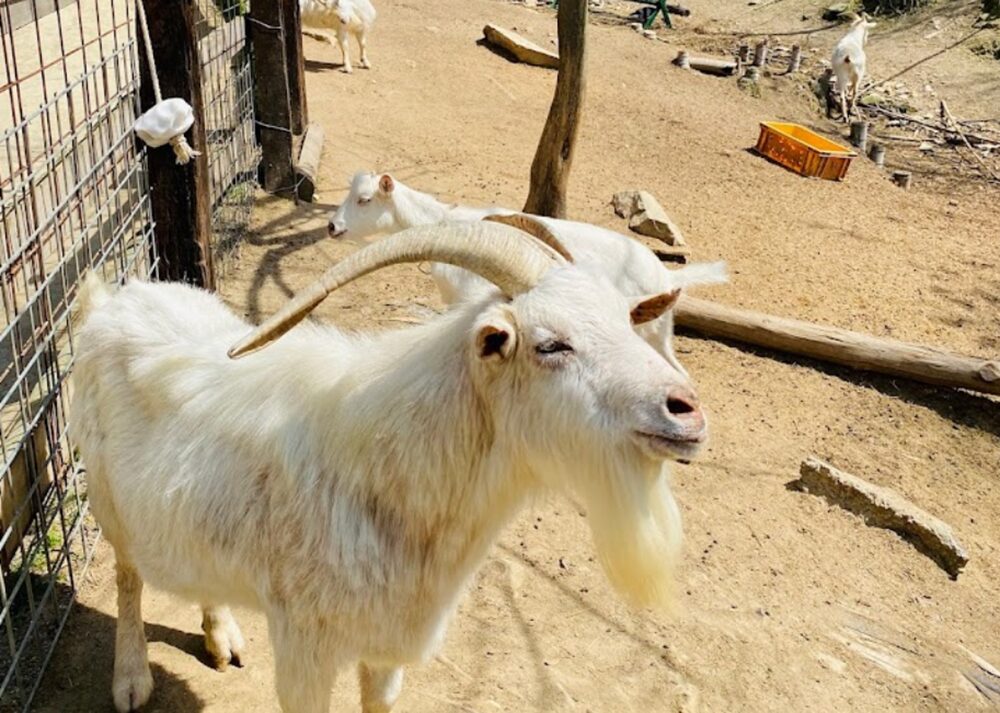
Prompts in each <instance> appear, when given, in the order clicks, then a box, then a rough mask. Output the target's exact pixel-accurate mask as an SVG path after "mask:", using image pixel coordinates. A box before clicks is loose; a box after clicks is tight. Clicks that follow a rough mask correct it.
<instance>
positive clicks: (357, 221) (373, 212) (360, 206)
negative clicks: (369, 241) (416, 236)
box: [327, 172, 399, 239]
mask: <svg viewBox="0 0 1000 713" xmlns="http://www.w3.org/2000/svg"><path fill="white" fill-rule="evenodd" d="M395 190H396V181H395V180H394V179H393V177H392V176H390V175H389V174H388V173H383V174H381V175H379V174H377V173H371V172H361V173H357V174H355V175H354V178H353V179H352V180H351V190H350V191H349V192H348V194H347V197H346V198H344V202H343V203H341V204H340V206H338V207H337V210H336V211H334V212H333V213H332V214H331V215H330V220H329V223H328V224H327V229H328V230H329V232H330V236H331V237H334V238H341V237H350V238H353V239H360V238H366V237H368V236H369V235H374V234H375V233H381V232H391V231H392V230H395V229H397V228H398V227H399V226H398V225H397V220H396V211H395V208H394V205H393V199H394V198H395V196H394V192H395Z"/></svg>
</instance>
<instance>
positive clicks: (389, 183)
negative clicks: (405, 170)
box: [378, 173, 396, 194]
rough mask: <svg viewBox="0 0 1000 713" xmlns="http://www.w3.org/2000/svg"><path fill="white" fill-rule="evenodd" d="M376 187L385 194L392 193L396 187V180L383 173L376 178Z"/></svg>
mask: <svg viewBox="0 0 1000 713" xmlns="http://www.w3.org/2000/svg"><path fill="white" fill-rule="evenodd" d="M378 189H379V190H380V191H382V192H383V193H385V194H389V193H392V192H393V191H394V190H395V189H396V182H395V181H394V180H392V176H390V175H389V174H388V173H383V174H382V177H381V178H379V179H378Z"/></svg>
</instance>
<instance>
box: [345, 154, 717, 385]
mask: <svg viewBox="0 0 1000 713" xmlns="http://www.w3.org/2000/svg"><path fill="white" fill-rule="evenodd" d="M483 219H493V220H505V221H507V222H509V223H511V224H512V225H515V226H517V227H519V228H521V229H522V230H528V231H530V232H532V233H533V234H535V235H536V237H539V238H540V239H543V240H548V241H550V242H551V241H557V242H558V243H560V244H562V245H564V246H565V247H566V249H567V250H568V251H569V252H570V253H572V255H573V261H574V263H575V264H576V265H577V266H578V267H580V268H581V269H582V270H584V271H585V272H587V273H589V274H591V275H595V276H600V277H603V278H606V279H608V280H610V281H611V283H612V284H613V285H614V286H615V287H617V288H618V290H619V292H621V293H622V294H623V295H626V296H628V295H636V294H654V293H668V292H672V291H673V290H679V289H683V288H685V287H690V286H694V285H706V284H714V283H720V282H725V281H726V279H727V278H726V266H725V263H722V262H717V263H696V264H693V265H689V266H686V267H683V268H680V269H675V270H668V269H667V268H665V267H664V266H663V264H662V263H661V262H660V260H659V258H657V257H656V255H655V254H654V253H653V251H652V250H650V249H649V248H647V247H646V246H645V245H643V244H642V243H640V242H638V241H637V240H633V239H632V238H629V237H627V236H625V235H622V234H620V233H616V232H614V231H613V230H607V229H606V228H601V227H598V226H596V225H590V224H588V223H578V222H575V221H571V220H559V219H556V218H543V217H537V216H529V215H525V214H521V213H517V212H516V211H512V210H509V209H507V208H498V207H495V206H491V207H482V208H474V207H470V206H462V205H448V204H446V203H442V202H441V201H439V200H437V199H436V198H434V197H433V196H431V195H429V194H427V193H422V192H420V191H417V190H415V189H413V188H410V187H409V186H406V185H404V184H403V183H402V182H401V181H398V180H396V179H395V178H393V177H392V176H391V175H389V174H388V173H386V174H381V175H379V174H377V173H371V172H361V173H358V174H356V175H355V176H354V178H353V180H352V181H351V189H350V192H349V193H348V194H347V196H346V197H345V198H344V200H343V202H342V203H341V204H340V206H339V207H338V208H337V210H336V211H334V212H333V213H332V214H331V215H330V219H329V224H328V228H329V233H330V235H331V236H333V237H337V238H340V237H346V238H351V239H355V240H360V239H363V238H366V237H368V236H370V235H374V234H375V233H394V232H397V231H399V230H404V229H405V228H410V227H413V226H417V225H432V224H434V223H440V222H442V221H448V220H483ZM430 272H431V277H432V278H433V279H434V283H435V284H436V285H437V288H438V291H439V292H440V293H441V298H442V299H443V300H444V302H445V303H446V304H448V305H452V304H455V303H457V302H460V301H462V300H466V299H475V298H476V296H477V295H479V294H481V293H482V291H483V290H484V289H488V288H489V285H488V283H487V282H486V281H484V280H483V279H482V278H481V277H479V276H478V275H475V274H473V273H471V272H469V271H468V270H463V269H462V268H460V267H455V266H454V265H446V264H442V263H435V264H432V265H431V269H430ZM638 332H639V334H640V335H641V336H642V337H643V338H644V339H645V340H646V341H647V342H649V344H650V345H651V346H652V347H653V348H654V349H656V350H657V351H658V352H660V354H662V355H663V356H664V357H665V358H666V359H667V360H669V361H670V362H671V363H672V364H673V365H674V366H675V367H676V368H678V369H681V368H682V367H681V364H680V361H679V360H678V359H677V357H676V355H675V354H674V350H673V333H674V324H673V312H672V310H667V311H665V312H664V313H663V314H662V316H661V317H659V318H658V319H654V320H650V321H649V322H646V323H644V324H643V325H642V326H640V327H638Z"/></svg>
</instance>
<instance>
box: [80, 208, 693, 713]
mask: <svg viewBox="0 0 1000 713" xmlns="http://www.w3.org/2000/svg"><path fill="white" fill-rule="evenodd" d="M428 260H429V261H439V262H444V263H449V264H452V265H458V266H461V267H463V268H465V269H468V270H470V271H472V272H474V273H476V274H477V275H480V276H481V277H483V278H484V279H486V280H489V282H490V283H491V284H492V285H493V286H494V287H493V289H492V290H491V291H490V292H488V293H486V294H483V295H482V296H481V297H480V298H479V299H478V300H476V301H469V302H466V303H463V304H461V305H458V306H456V307H455V308H454V309H452V310H449V311H448V312H447V313H446V314H444V315H441V316H439V317H436V318H435V319H433V320H432V321H430V322H429V323H427V324H424V325H420V326H416V327H411V328H407V329H403V330H399V331H392V332H387V333H379V334H370V335H348V334H345V333H342V332H340V331H338V330H336V329H334V328H331V327H323V326H318V325H314V324H301V325H300V326H298V327H296V328H294V329H292V327H293V326H294V325H295V324H296V323H298V322H299V321H300V320H302V319H303V318H304V317H305V316H306V315H307V314H308V313H309V311H310V310H312V309H313V308H314V307H316V306H317V305H318V304H319V303H320V302H321V301H322V300H323V298H324V297H325V296H326V295H327V294H329V293H330V292H331V291H332V290H335V289H337V288H338V287H340V286H342V285H345V284H347V283H349V282H351V281H352V280H354V279H356V278H358V277H360V276H362V275H365V274H367V273H369V272H371V271H373V270H376V269H379V268H380V267H384V266H388V265H392V264H396V263H400V262H419V261H428ZM677 294H678V293H677V292H676V291H675V292H672V293H669V294H668V295H642V296H637V297H636V298H635V299H633V300H627V299H626V298H625V297H624V296H622V294H621V293H620V292H619V291H618V290H617V289H615V288H614V287H613V286H612V285H611V284H610V283H608V282H607V281H606V280H605V279H603V278H595V277H594V276H593V275H590V274H587V273H585V272H584V271H582V270H580V269H579V268H578V267H576V266H575V265H573V264H570V263H568V262H567V261H566V260H565V259H564V258H563V257H562V256H561V255H560V254H558V253H557V252H556V251H554V250H552V249H551V248H549V247H548V246H546V245H544V244H542V243H540V242H538V241H537V240H536V239H534V238H533V237H530V236H527V235H525V234H524V233H522V232H520V231H518V230H516V229H514V228H512V227H509V226H506V225H500V224H495V223H487V222H475V223H453V224H447V225H442V226H434V227H431V228H428V227H424V228H413V229H410V230H407V231H404V232H402V233H400V234H398V235H395V236H391V237H389V238H387V239H385V240H383V241H380V242H378V243H375V244H373V245H370V246H368V247H366V248H364V249H362V250H359V251H357V252H355V253H354V254H352V255H351V256H349V257H348V258H346V259H345V260H343V261H341V262H340V263H339V264H337V265H336V266H334V267H332V268H331V269H330V270H328V271H327V272H326V273H325V274H324V276H323V277H322V279H321V280H320V281H319V282H318V283H317V284H315V285H313V286H312V287H311V288H308V289H307V290H305V291H303V292H301V293H300V294H299V295H297V296H296V297H295V298H294V299H293V300H292V301H291V302H290V303H289V304H288V305H286V307H284V308H283V309H282V310H281V311H280V312H279V313H278V314H276V315H275V316H273V317H272V318H270V319H269V320H267V321H266V322H265V323H264V325H262V326H261V327H259V328H257V329H253V330H252V327H251V326H250V325H248V324H247V323H246V322H244V321H243V320H242V319H240V318H239V317H237V316H236V315H234V314H233V313H232V312H231V311H230V310H229V309H227V308H226V307H225V306H223V304H222V302H221V301H220V300H219V299H218V298H217V297H216V296H214V295H212V294H209V293H207V292H204V291H200V290H197V289H194V288H191V287H187V286H182V285H179V284H165V283H155V284H153V283H146V282H141V281H134V282H130V283H129V284H127V285H126V286H124V287H122V288H120V289H118V290H117V291H115V292H111V291H109V290H108V288H106V287H105V286H104V285H103V284H101V283H100V282H99V280H98V279H97V278H95V277H94V276H93V275H90V276H88V278H87V280H86V282H85V283H84V286H83V291H82V293H81V297H80V303H81V311H82V313H83V315H84V322H83V324H82V328H81V330H80V332H79V350H78V355H77V359H78V361H77V366H76V372H75V377H74V378H75V380H76V393H75V398H74V401H73V404H72V416H71V428H72V434H73V437H74V439H75V441H76V443H77V445H78V446H79V450H80V454H81V456H82V458H83V460H84V462H85V464H86V467H87V477H88V483H89V493H90V500H91V503H92V507H93V512H94V515H95V516H96V517H97V519H98V521H99V522H100V524H101V526H102V528H103V532H104V534H105V536H106V537H107V540H108V541H109V542H110V544H111V545H112V546H113V548H114V551H115V557H116V561H117V569H118V575H117V576H118V580H117V583H118V622H117V636H116V644H115V664H114V678H113V695H114V702H115V705H116V707H117V709H118V710H119V711H132V710H135V709H137V708H138V707H139V706H141V705H142V704H143V703H145V702H146V700H147V699H148V698H149V696H150V694H151V691H152V685H153V682H152V678H151V676H150V671H149V665H148V660H147V654H146V641H145V639H144V636H143V625H142V615H141V612H140V595H141V591H142V586H143V582H149V583H151V584H152V585H154V586H156V587H159V588H162V589H164V590H167V591H170V592H174V593H176V594H179V595H181V596H184V597H187V598H188V599H190V600H192V601H194V602H198V603H200V604H201V606H202V607H203V611H204V621H203V626H204V629H205V643H206V646H207V648H208V650H209V652H210V653H211V654H212V655H213V657H214V658H215V660H216V661H217V663H218V664H219V666H220V667H224V666H225V664H226V663H228V662H230V661H232V660H238V659H242V657H243V656H244V648H245V646H244V641H243V638H242V636H241V635H240V632H239V628H238V626H237V624H236V622H235V621H234V620H233V617H232V615H231V614H230V611H229V609H228V607H229V606H230V605H242V606H248V607H254V608H257V609H260V610H261V611H263V612H264V613H265V615H266V617H267V622H268V628H269V633H270V640H271V644H272V646H273V649H274V658H275V667H276V683H277V693H278V698H279V701H280V704H281V708H282V710H283V711H285V713H321V712H323V711H327V710H328V705H329V694H330V689H331V686H332V683H333V680H334V675H335V673H336V672H337V671H338V670H342V669H343V668H344V667H345V666H348V665H349V664H352V663H355V662H357V663H358V664H359V672H360V677H361V695H362V706H363V710H364V711H389V709H390V708H391V706H392V705H393V702H394V701H395V700H396V698H397V696H398V694H399V692H400V687H401V685H402V669H401V666H403V665H404V664H407V663H411V662H416V661H421V660H425V659H427V657H428V656H430V655H431V654H432V653H433V652H434V651H435V650H436V649H437V648H438V647H439V645H440V643H441V640H442V637H443V635H444V631H445V627H446V626H447V623H448V621H449V619H450V618H451V616H452V614H453V612H454V610H455V607H456V603H457V601H458V598H459V597H460V595H461V593H462V590H463V587H464V585H465V584H466V582H468V580H469V578H470V577H471V576H472V574H473V573H474V572H475V571H476V569H477V568H478V566H479V565H480V564H481V563H482V561H483V560H484V558H485V557H486V555H487V553H488V552H489V549H490V546H491V545H492V543H493V542H494V540H495V539H496V538H497V536H498V534H499V532H500V530H501V528H502V527H503V526H504V524H505V523H507V522H508V521H509V520H510V519H511V518H512V517H513V516H514V515H515V513H516V512H517V511H518V509H519V508H520V507H521V505H522V503H524V502H525V500H526V499H527V498H528V497H530V496H532V495H533V494H535V493H537V492H539V491H541V490H544V489H555V490H557V491H563V492H567V493H573V494H575V495H576V496H577V497H579V498H580V499H581V501H582V502H583V503H585V504H586V507H587V510H588V522H589V525H590V528H591V531H592V533H593V537H594V543H595V546H596V549H597V552H598V554H599V556H600V561H601V563H602V565H603V568H604V571H605V572H606V574H607V576H608V578H609V580H610V581H611V583H612V584H613V585H614V586H615V587H616V589H617V590H618V591H619V592H620V593H621V594H622V595H623V596H624V597H626V598H627V599H628V600H630V601H632V602H635V603H638V604H641V605H655V604H661V603H664V602H668V601H669V600H670V594H671V581H672V577H671V574H672V571H673V569H674V565H675V562H676V560H677V558H678V554H679V548H680V544H681V523H680V517H679V513H678V508H677V505H676V504H675V501H674V499H673V496H672V495H671V492H670V488H669V484H668V473H667V469H666V468H665V467H664V466H665V461H667V460H669V459H674V458H684V459H686V458H690V457H692V456H693V455H694V454H695V453H696V452H697V451H698V450H699V448H700V446H701V445H702V443H703V442H704V440H705V438H706V433H707V426H706V420H705V417H704V415H703V413H702V410H701V407H700V406H699V403H698V399H697V396H696V395H695V392H694V389H693V387H692V385H691V383H690V381H689V379H688V377H687V376H686V375H685V374H684V373H682V372H681V371H680V370H678V369H676V368H674V367H673V366H672V365H671V364H670V363H668V362H667V361H665V360H664V359H662V358H661V357H660V355H658V354H657V353H656V352H655V351H654V350H653V349H652V348H651V347H650V346H649V345H648V344H647V343H646V342H644V341H643V340H642V339H640V338H639V337H638V336H637V335H636V334H635V332H634V331H633V324H632V322H633V321H637V320H638V321H641V320H648V319H654V318H655V317H656V316H657V313H658V312H659V311H662V310H664V309H667V308H669V306H670V303H671V302H672V300H674V299H676V297H677ZM251 330H252V331H251ZM289 330H290V331H289ZM248 332H250V334H249V335H248ZM286 332H287V334H285V333H286ZM282 334H284V335H285V336H284V337H282V338H281V339H280V340H277V341H275V342H274V343H273V345H271V346H268V347H267V348H264V347H265V346H266V345H267V344H268V343H269V342H272V341H274V340H276V339H278V337H279V336H281V335H282ZM233 345H235V346H233ZM258 350H259V351H258ZM227 351H228V354H227ZM251 352H256V353H252V354H251ZM231 357H232V358H231ZM237 357H240V358H238V359H237Z"/></svg>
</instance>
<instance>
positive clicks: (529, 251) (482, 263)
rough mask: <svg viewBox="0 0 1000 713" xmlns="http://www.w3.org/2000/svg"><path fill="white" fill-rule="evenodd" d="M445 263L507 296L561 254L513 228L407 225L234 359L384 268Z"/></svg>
mask: <svg viewBox="0 0 1000 713" xmlns="http://www.w3.org/2000/svg"><path fill="white" fill-rule="evenodd" d="M425 260H429V261H432V262H446V263H449V264H451V265H457V266H458V267H462V268H465V269H466V270H469V271H470V272H474V273H476V274H478V275H480V276H481V277H483V278H485V279H487V280H489V281H490V282H492V283H493V284H494V285H496V286H497V287H499V288H500V290H501V291H502V292H503V293H504V294H506V295H507V296H508V297H514V296H515V295H518V294H520V293H522V292H526V291H528V290H530V289H531V288H532V287H534V286H535V285H536V284H537V283H538V280H539V279H541V277H542V275H543V274H545V272H546V270H548V269H549V268H550V267H552V265H554V264H556V263H559V262H562V258H560V257H559V256H558V255H556V254H553V253H551V252H550V251H548V250H546V249H544V248H543V247H542V246H541V245H539V244H538V243H537V242H536V241H534V240H532V239H529V238H528V237H527V236H526V235H525V234H524V233H523V232H521V231H519V230H515V229H514V228H511V227H508V226H505V225H497V224H493V223H485V222H468V223H459V222H451V223H441V224H438V225H424V226H419V227H416V228H409V229H408V230H404V231H402V232H399V233H396V234H395V235H392V236H390V237H388V238H386V239H385V240H381V241H379V242H377V243H375V244H373V245H369V246H368V247H365V248H362V249H361V250H358V251H357V252H356V253H353V254H351V255H349V256H348V257H346V258H344V259H343V260H341V261H340V262H339V263H337V264H336V265H334V266H333V267H331V268H330V269H329V270H327V271H326V272H325V273H324V274H323V276H322V277H321V278H320V279H319V280H317V281H316V282H315V283H313V284H312V285H311V286H309V287H307V288H306V289H304V290H302V292H300V293H299V294H297V295H295V297H294V298H292V299H291V300H290V301H289V302H288V303H287V304H286V305H285V306H284V307H283V308H281V310H279V311H278V312H277V313H276V314H274V315H272V316H271V317H270V318H269V319H267V320H266V321H265V322H264V323H263V324H261V325H260V326H259V327H257V328H256V329H254V331H252V332H251V333H250V334H248V335H247V336H246V337H244V338H243V339H241V340H240V341H238V342H237V343H236V344H234V345H233V346H232V347H231V348H230V350H229V356H230V358H232V359H235V358H237V357H241V356H244V355H246V354H249V353H250V352H253V351H256V350H258V349H260V348H262V347H264V346H266V345H268V344H270V343H271V342H273V341H274V340H275V339H277V338H278V337H280V336H281V335H282V334H284V333H285V332H287V331H288V330H290V329H291V328H292V327H294V326H295V325H296V324H298V323H299V322H301V321H302V320H303V319H305V317H306V315H308V314H309V313H310V312H311V311H312V310H313V309H315V308H316V306H317V305H319V303H320V302H322V301H323V300H324V299H325V298H326V296H327V295H329V294H330V293H331V292H333V291H334V290H336V289H337V288H339V287H343V286H344V285H346V284H347V283H349V282H351V281H353V280H356V279H358V278H359V277H362V276H363V275H367V274H368V273H370V272H374V271H375V270H378V269H379V268H382V267H387V266H389V265H395V264H398V263H402V262H423V261H425Z"/></svg>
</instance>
